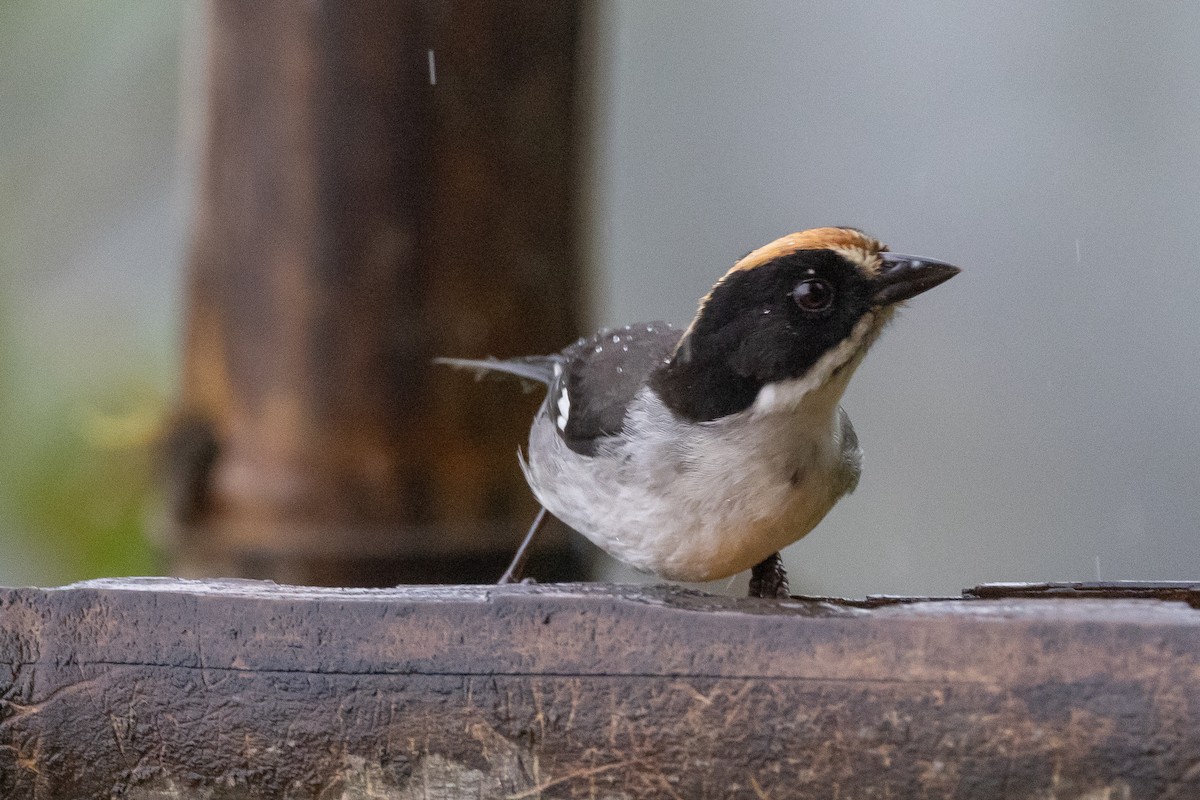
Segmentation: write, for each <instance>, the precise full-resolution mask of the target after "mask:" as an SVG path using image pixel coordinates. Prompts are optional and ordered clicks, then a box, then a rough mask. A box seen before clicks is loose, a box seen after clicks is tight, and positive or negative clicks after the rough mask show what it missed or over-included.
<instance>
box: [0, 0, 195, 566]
mask: <svg viewBox="0 0 1200 800" xmlns="http://www.w3.org/2000/svg"><path fill="white" fill-rule="evenodd" d="M184 11H185V6H184V4H183V3H181V2H177V1H176V0H102V2H97V3H79V2H77V0H0V584H6V585H14V584H41V585H48V584H59V583H65V582H70V581H75V580H81V579H86V578H92V577H99V576H108V575H131V574H148V573H153V572H154V571H156V562H155V557H154V548H153V546H152V543H151V538H152V534H153V533H154V531H155V530H156V527H157V521H156V512H155V502H156V500H155V497H156V491H155V472H156V465H155V458H156V457H155V452H156V441H157V438H158V436H159V435H160V431H161V429H162V426H163V420H164V419H165V414H166V413H167V409H168V407H169V403H170V398H171V393H172V388H171V387H172V381H173V376H174V373H175V358H176V355H175V350H176V341H177V324H178V323H177V317H178V300H177V294H178V291H177V290H178V282H179V273H180V267H181V263H182V260H183V259H182V255H183V244H182V242H183V231H184V223H183V221H184V219H185V216H186V213H185V205H186V204H185V202H184V198H183V197H182V196H181V195H182V192H181V190H180V188H179V187H180V186H181V184H182V181H181V179H180V172H181V169H182V167H181V165H186V163H187V159H185V158H183V157H182V155H183V154H182V153H181V152H180V139H179V134H178V130H179V127H180V125H179V91H180V88H179V85H180V81H179V77H180V72H181V64H182V59H181V39H180V31H181V30H182V29H183V27H184V20H183V16H184Z"/></svg>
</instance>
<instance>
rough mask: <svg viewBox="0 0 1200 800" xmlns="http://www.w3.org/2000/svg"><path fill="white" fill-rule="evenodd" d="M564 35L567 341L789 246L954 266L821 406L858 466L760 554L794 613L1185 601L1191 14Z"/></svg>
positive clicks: (636, 21) (1190, 570)
mask: <svg viewBox="0 0 1200 800" xmlns="http://www.w3.org/2000/svg"><path fill="white" fill-rule="evenodd" d="M593 22H594V26H595V29H596V32H597V36H598V40H597V41H598V44H597V48H598V50H597V52H596V54H595V57H596V59H597V60H596V62H595V67H594V69H595V75H594V98H595V107H594V109H593V114H594V118H595V122H596V125H597V127H596V130H595V133H594V140H593V143H592V144H593V149H592V158H593V161H592V164H591V168H592V173H593V174H592V183H591V189H590V194H589V198H588V201H589V203H588V213H589V215H590V216H589V218H588V221H587V228H588V242H589V247H590V252H591V255H592V257H593V259H594V261H595V264H596V266H597V267H598V268H599V269H600V277H599V279H598V282H597V284H596V286H595V293H594V297H595V307H596V316H597V320H596V321H597V323H600V324H608V323H618V322H629V321H635V320H642V319H655V318H665V319H669V320H674V321H680V322H682V321H686V319H688V318H689V317H690V315H691V313H692V311H693V309H694V304H695V300H696V298H698V297H699V296H700V295H702V294H703V293H704V292H705V291H706V290H707V288H708V286H709V285H710V284H711V282H712V281H713V280H714V279H715V278H716V277H717V276H719V275H720V274H721V273H722V272H723V271H724V270H725V269H726V268H727V267H728V265H729V264H730V263H732V261H733V260H734V259H735V258H737V257H738V256H740V255H741V254H743V253H744V252H746V251H747V250H749V249H751V248H752V247H754V246H757V245H759V244H761V243H764V242H766V241H769V240H770V239H773V238H775V237H776V236H778V235H781V234H783V233H787V232H789V231H792V230H797V229H801V228H807V227H813V226H816V225H825V224H849V225H854V226H856V227H861V228H863V229H865V230H867V231H868V232H870V233H872V234H874V235H876V236H878V237H880V238H881V239H883V240H884V241H885V242H887V243H889V244H890V245H891V247H892V249H894V250H897V251H900V252H913V253H918V254H923V255H928V256H931V257H935V258H941V259H945V260H948V261H951V262H952V263H955V264H959V265H960V266H962V267H963V268H964V269H965V272H964V273H963V274H962V275H961V276H959V277H958V278H956V279H955V280H954V281H952V282H951V283H949V284H947V285H945V286H943V287H941V288H939V289H937V290H936V291H934V292H932V293H930V294H929V295H925V296H923V297H920V298H918V299H917V300H915V301H914V302H913V303H912V304H911V307H910V308H909V309H908V311H907V312H905V313H904V314H903V315H902V316H901V318H900V319H898V321H897V322H896V323H895V324H893V326H892V327H891V328H890V329H889V330H888V331H887V333H886V334H885V335H884V338H883V339H882V340H881V341H880V343H879V344H878V345H876V347H875V348H874V350H873V351H872V353H871V355H870V356H869V357H868V359H867V361H866V363H865V364H864V366H863V367H862V368H861V369H860V371H859V373H858V375H857V376H856V377H855V379H854V381H853V383H852V384H851V388H850V391H849V392H848V394H847V396H846V398H845V401H844V405H845V407H846V408H847V410H848V411H849V412H850V414H851V416H852V418H853V419H854V421H855V425H856V427H857V429H858V432H859V435H860V438H861V440H862V443H863V447H864V450H865V452H866V461H865V473H864V475H863V480H862V482H861V484H860V485H859V488H858V491H857V493H856V494H854V495H853V496H851V497H850V498H847V499H845V500H843V501H842V503H841V504H840V505H839V506H838V507H837V508H836V509H835V510H834V511H833V513H831V514H830V516H829V517H828V518H827V520H826V521H825V522H824V523H823V524H822V525H821V526H820V527H818V528H817V530H816V531H814V532H813V533H812V534H811V535H810V536H809V537H808V538H807V539H805V540H804V541H802V542H800V543H799V544H797V545H794V546H793V547H792V548H790V549H789V550H788V551H787V552H786V554H785V555H786V558H787V561H788V564H789V566H790V568H791V570H792V573H793V578H794V581H793V582H794V584H795V587H794V588H796V589H798V590H801V591H805V592H813V593H818V592H833V593H849V594H855V595H858V594H867V593H882V592H936V593H945V592H957V591H958V590H959V589H960V588H961V587H963V586H967V585H971V584H974V583H976V582H982V581H993V580H1042V579H1094V578H1096V576H1097V573H1098V572H1099V574H1100V575H1101V576H1103V578H1104V579H1117V578H1131V579H1132V578H1136V579H1184V578H1200V535H1198V531H1197V521H1198V520H1200V493H1198V492H1197V462H1198V460H1200V413H1198V412H1200V371H1198V368H1197V362H1198V357H1197V349H1198V345H1200V326H1198V325H1197V324H1196V320H1195V309H1196V305H1197V299H1198V298H1200V272H1198V271H1197V269H1196V267H1195V260H1196V256H1195V250H1196V247H1197V239H1196V236H1195V235H1194V232H1195V229H1196V226H1197V222H1198V221H1200V159H1198V155H1200V3H1187V2H1178V3H1165V2H1160V3H1125V4H1120V3H1101V2H1086V1H1084V0H1081V1H1079V2H1059V3H1049V2H1005V3H995V2H972V3H966V2H942V3H939V2H930V1H926V2H912V3H888V2H871V3H865V2H857V3H855V2H850V3H847V2H809V3H799V2H773V3H765V2H754V3H732V2H721V3H718V2H702V3H698V2H692V1H691V0H688V1H686V2H685V1H684V0H654V2H648V1H646V0H628V1H627V2H617V3H613V4H605V5H604V6H603V7H601V8H599V9H598V10H597V13H596V17H595V19H594V20H593ZM718 588H719V587H718Z"/></svg>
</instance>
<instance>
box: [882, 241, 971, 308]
mask: <svg viewBox="0 0 1200 800" xmlns="http://www.w3.org/2000/svg"><path fill="white" fill-rule="evenodd" d="M879 257H880V258H881V259H882V260H883V268H882V269H881V270H880V271H879V274H878V275H876V276H875V280H874V285H875V293H874V294H872V295H871V305H873V306H890V305H892V304H893V303H899V302H900V301H901V300H907V299H909V298H910V297H916V296H917V295H919V294H920V293H921V292H924V291H928V290H929V289H932V288H933V287H935V286H937V285H938V284H939V283H945V282H946V281H948V280H950V279H951V278H953V277H954V276H955V275H957V274H958V273H959V272H961V270H960V269H959V268H958V267H952V266H950V265H949V264H947V263H945V262H944V261H933V260H931V259H928V258H920V257H918V256H902V255H900V254H899V253H880V254H879Z"/></svg>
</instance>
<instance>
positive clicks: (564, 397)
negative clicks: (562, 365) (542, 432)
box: [557, 384, 571, 431]
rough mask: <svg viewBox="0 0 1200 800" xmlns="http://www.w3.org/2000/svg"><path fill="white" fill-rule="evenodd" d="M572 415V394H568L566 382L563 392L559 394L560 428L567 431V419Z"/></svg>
mask: <svg viewBox="0 0 1200 800" xmlns="http://www.w3.org/2000/svg"><path fill="white" fill-rule="evenodd" d="M570 416H571V396H570V395H569V394H567V387H566V385H565V384H564V385H563V387H562V393H561V394H559V396H558V422H557V425H558V429H559V430H560V431H565V430H566V429H567V419H568V418H569V417H570Z"/></svg>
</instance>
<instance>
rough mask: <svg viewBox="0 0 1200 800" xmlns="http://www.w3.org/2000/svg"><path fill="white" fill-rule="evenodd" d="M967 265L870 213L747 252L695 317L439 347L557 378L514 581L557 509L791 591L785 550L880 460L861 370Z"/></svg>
mask: <svg viewBox="0 0 1200 800" xmlns="http://www.w3.org/2000/svg"><path fill="white" fill-rule="evenodd" d="M959 271H960V270H959V268H958V267H955V266H952V265H950V264H947V263H945V262H943V261H936V260H933V259H928V258H922V257H917V256H908V255H900V254H896V253H892V252H891V251H890V250H889V249H888V248H887V246H885V245H884V244H882V243H881V242H879V241H878V240H877V239H874V238H872V237H870V236H868V235H867V234H865V233H863V232H862V231H861V230H858V229H857V228H848V227H824V228H813V229H809V230H804V231H799V232H796V233H792V234H789V235H787V236H783V237H781V238H778V239H776V240H774V241H772V242H770V243H769V244H766V245H764V246H762V247H759V248H758V249H756V250H753V251H751V252H750V253H748V254H747V255H745V256H744V257H742V258H741V259H739V260H737V261H736V262H735V263H734V264H733V266H732V267H731V268H730V269H729V271H728V272H726V273H725V274H724V276H722V277H721V278H720V280H718V281H717V282H716V284H715V285H714V286H713V287H712V290H711V291H710V292H709V293H708V294H707V295H705V296H704V297H703V298H702V299H701V300H700V302H699V307H698V309H697V311H696V314H695V316H694V317H693V318H692V320H691V323H690V324H689V325H688V326H687V327H686V328H683V329H680V328H678V327H676V326H674V325H671V324H669V323H666V322H649V323H641V324H637V325H626V326H624V327H618V328H610V329H605V330H601V331H599V332H598V333H596V334H594V335H592V336H590V337H586V338H582V339H579V340H578V341H576V342H575V343H574V344H571V345H570V346H568V347H567V348H565V349H564V350H562V351H561V352H559V353H553V354H549V355H535V356H525V357H519V358H512V359H506V360H498V359H493V358H488V359H463V358H441V359H437V360H438V361H439V362H440V363H443V364H447V365H450V366H453V367H458V368H461V369H467V370H473V371H475V372H476V374H477V375H478V376H479V377H482V376H483V375H485V374H488V373H495V374H500V375H505V376H510V377H516V378H519V379H521V380H523V381H526V382H529V381H533V382H536V383H541V384H544V385H545V386H546V390H547V391H546V397H545V399H544V400H543V402H542V403H541V405H540V407H539V408H538V410H537V412H536V413H535V415H534V419H533V423H532V425H531V427H530V434H529V444H528V450H527V454H526V455H525V456H523V457H522V455H521V452H520V450H519V449H518V452H517V456H518V461H519V463H520V468H521V470H522V472H523V473H524V475H525V478H526V481H527V482H528V484H529V487H530V489H531V490H532V491H533V494H534V496H535V497H536V498H537V500H538V502H540V503H541V508H540V509H539V511H538V514H537V517H536V519H535V520H534V523H533V525H532V526H531V527H530V529H529V532H528V533H527V534H526V537H525V540H524V541H523V542H522V544H521V546H520V548H519V549H518V551H517V554H516V556H515V557H514V559H513V562H512V564H511V565H510V566H509V568H508V570H506V571H505V573H504V575H503V576H502V577H501V579H500V582H501V583H508V582H513V581H518V580H520V579H521V577H522V575H523V572H524V567H525V557H526V555H527V553H528V548H529V545H530V543H531V542H532V541H533V540H534V538H535V536H536V534H537V531H538V530H539V529H540V528H541V525H542V523H543V521H544V520H545V516H546V513H547V512H549V513H550V514H552V515H554V516H555V517H557V518H558V519H559V520H561V521H562V522H564V523H566V525H567V526H569V527H570V528H572V529H574V530H575V531H578V532H579V533H581V534H582V535H583V536H585V537H587V538H588V539H589V540H591V541H592V542H593V543H595V544H596V545H598V546H599V547H600V548H601V549H603V550H605V551H606V552H608V553H609V554H610V555H612V556H613V557H615V558H616V559H617V560H619V561H622V562H624V563H625V564H628V565H630V566H632V567H634V568H635V569H637V570H639V571H642V572H647V573H652V574H654V575H657V576H659V577H661V578H665V579H668V580H675V581H686V582H704V581H713V580H718V579H721V578H726V577H729V576H732V575H736V574H738V573H740V572H743V571H745V570H747V569H749V570H750V571H751V580H750V595H751V596H755V597H764V598H784V597H787V596H789V594H790V587H789V584H788V579H787V573H786V570H785V569H784V567H783V563H782V560H781V559H780V555H779V551H780V550H781V549H783V548H784V547H787V546H788V545H790V544H792V543H794V542H796V541H798V540H799V539H800V538H802V537H803V536H805V535H807V534H808V533H809V532H810V531H811V530H812V529H813V528H815V527H816V526H817V524H818V523H819V522H820V521H821V520H822V519H823V518H824V517H825V515H826V514H827V513H828V512H829V511H830V509H831V508H833V506H834V504H835V503H837V501H838V500H839V499H840V498H841V497H843V496H844V495H846V494H848V493H850V492H852V491H854V489H855V487H856V486H857V484H858V480H859V475H860V474H861V471H862V450H861V448H860V446H859V442H858V437H857V436H856V434H855V432H854V427H853V426H852V425H851V423H850V417H849V416H848V415H847V413H846V411H845V410H844V409H842V407H841V405H840V403H841V399H842V395H843V392H845V390H846V386H847V383H848V382H849V380H850V378H851V376H853V374H854V372H855V370H856V369H857V368H858V366H859V364H861V363H862V360H863V358H864V356H865V355H866V353H867V351H868V350H869V349H870V347H871V345H872V344H873V343H874V342H875V341H876V339H877V338H878V337H879V335H880V333H881V332H882V331H883V329H884V327H885V326H886V325H887V324H888V322H889V321H890V320H891V319H892V317H893V315H894V312H895V310H896V308H897V307H898V306H899V305H901V304H903V303H904V302H905V301H907V300H909V299H911V298H913V297H915V296H916V295H918V294H921V293H922V292H925V291H927V290H929V289H932V288H933V287H935V286H937V285H939V284H941V283H943V282H945V281H946V280H949V279H950V278H952V277H953V276H954V275H956V274H958V273H959Z"/></svg>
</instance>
